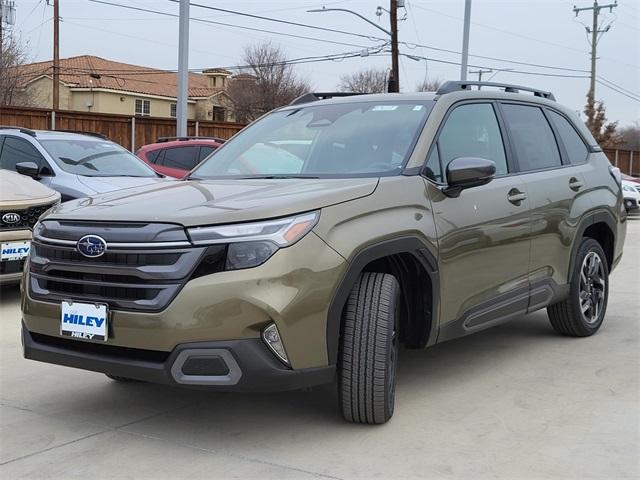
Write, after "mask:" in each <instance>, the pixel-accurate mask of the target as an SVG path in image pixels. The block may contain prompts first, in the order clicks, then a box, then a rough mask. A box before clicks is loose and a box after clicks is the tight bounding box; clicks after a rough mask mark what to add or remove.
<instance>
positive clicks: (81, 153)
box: [40, 138, 157, 177]
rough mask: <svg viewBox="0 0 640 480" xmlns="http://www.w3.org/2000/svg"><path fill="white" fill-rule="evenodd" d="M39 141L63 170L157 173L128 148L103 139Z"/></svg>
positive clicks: (130, 174) (132, 174) (135, 174)
mask: <svg viewBox="0 0 640 480" xmlns="http://www.w3.org/2000/svg"><path fill="white" fill-rule="evenodd" d="M40 144H41V145H42V146H43V147H44V149H45V150H46V151H47V152H49V154H50V155H51V157H53V160H54V161H55V162H56V163H57V164H58V166H59V167H60V168H61V169H62V170H64V171H65V172H69V173H74V174H77V175H84V176H87V177H120V176H126V177H156V176H157V175H156V173H155V172H154V171H153V170H152V169H151V168H150V167H149V166H148V165H147V164H146V163H144V162H143V161H142V160H140V159H139V158H138V157H136V156H135V155H134V154H133V153H131V152H130V151H129V150H125V149H124V148H122V147H121V146H120V145H118V144H116V143H113V142H109V141H106V140H93V139H92V140H89V139H85V138H78V139H65V140H41V141H40Z"/></svg>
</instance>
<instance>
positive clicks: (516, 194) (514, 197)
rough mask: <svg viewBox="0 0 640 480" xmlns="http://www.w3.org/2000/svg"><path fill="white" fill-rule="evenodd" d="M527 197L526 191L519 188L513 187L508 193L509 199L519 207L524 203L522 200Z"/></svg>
mask: <svg viewBox="0 0 640 480" xmlns="http://www.w3.org/2000/svg"><path fill="white" fill-rule="evenodd" d="M526 198H527V194H526V193H524V192H521V191H520V190H518V189H517V188H512V189H511V190H509V193H508V194H507V200H509V201H510V202H511V203H513V204H514V205H516V206H517V207H519V206H520V205H521V204H522V201H523V200H525V199H526Z"/></svg>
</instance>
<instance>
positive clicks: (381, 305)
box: [22, 82, 626, 423]
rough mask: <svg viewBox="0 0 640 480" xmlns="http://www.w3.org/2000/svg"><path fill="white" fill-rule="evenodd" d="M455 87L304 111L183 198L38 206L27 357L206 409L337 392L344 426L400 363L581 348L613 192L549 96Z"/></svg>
mask: <svg viewBox="0 0 640 480" xmlns="http://www.w3.org/2000/svg"><path fill="white" fill-rule="evenodd" d="M474 86H477V84H476V83H474V82H448V83H446V84H444V85H443V86H442V87H441V88H440V89H439V90H438V91H437V92H432V93H417V94H380V95H340V96H339V95H330V94H308V95H305V96H303V97H301V98H299V99H297V100H296V101H294V102H293V103H292V104H291V105H288V106H285V107H283V108H280V109H277V110H275V111H273V112H271V113H269V114H267V115H265V116H264V117H262V118H261V119H260V120H258V121H256V122H255V123H253V124H252V125H250V126H249V127H247V128H246V129H245V130H243V131H242V132H241V133H239V134H238V135H236V136H235V137H234V138H233V139H232V140H231V141H229V142H227V143H225V145H224V146H222V147H220V148H219V149H218V150H217V151H216V153H215V154H213V155H212V156H211V157H209V158H208V159H207V160H205V161H204V162H203V163H202V164H200V165H199V166H198V167H197V168H196V169H195V170H193V171H192V172H191V173H190V175H189V176H188V177H187V178H186V179H185V180H183V181H176V182H170V183H169V182H167V183H163V184H157V185H146V186H138V187H134V188H129V189H126V190H121V191H119V192H112V193H108V194H104V195H99V196H95V197H93V198H88V199H80V200H75V201H71V202H66V203H64V204H62V205H59V206H57V207H55V208H54V209H53V210H52V211H50V212H49V213H48V214H46V216H44V217H43V218H41V219H40V221H39V222H38V224H37V225H36V227H35V228H34V232H33V246H32V249H31V253H30V257H29V259H28V264H27V268H25V276H24V279H23V298H22V318H23V328H22V339H23V345H24V356H25V357H26V358H29V359H33V360H39V361H43V362H49V363H54V364H59V365H66V366H70V367H76V368H82V369H86V370H92V371H96V372H102V373H105V374H107V375H108V376H109V377H111V378H113V379H115V380H143V381H149V382H157V383H164V384H169V385H183V386H190V387H193V388H209V389H212V390H237V391H274V390H289V389H300V388H308V387H312V386H315V385H320V384H326V383H331V382H336V383H337V388H338V391H339V395H338V398H339V403H340V408H341V410H342V413H343V415H344V417H345V418H346V419H347V420H348V421H352V422H361V423H384V422H386V421H387V420H389V418H390V417H391V416H392V414H393V411H394V396H395V386H396V367H397V363H398V354H399V351H400V344H403V345H404V347H405V348H425V347H429V346H431V345H434V344H436V343H440V342H444V341H446V340H450V339H453V338H457V337H461V336H463V335H467V334H470V333H474V332H477V331H479V330H482V329H484V328H487V327H490V326H493V325H496V324H499V323H501V322H504V321H507V320H510V319H514V318H519V317H522V316H523V315H524V314H526V313H529V312H533V311H535V310H539V309H542V308H547V312H548V316H549V320H550V322H551V326H552V327H553V328H554V329H555V330H556V331H557V332H559V333H560V334H563V335H569V336H578V337H580V336H588V335H593V334H594V333H595V332H597V331H598V329H599V328H600V326H601V325H602V322H603V320H604V316H605V312H606V309H607V298H608V295H609V273H610V272H611V270H612V269H613V268H614V267H615V266H616V264H617V263H618V262H619V261H620V257H621V255H622V246H623V243H624V238H625V234H626V213H625V209H624V205H623V198H622V195H621V187H620V174H619V171H618V170H617V169H615V168H613V167H612V166H611V165H610V163H609V161H608V160H607V158H606V157H605V155H604V154H603V153H602V151H601V149H600V148H599V147H598V145H597V144H596V142H595V140H594V139H593V137H592V136H591V135H590V134H589V132H588V130H587V129H586V128H585V127H584V125H583V124H582V123H581V122H580V121H579V119H578V118H577V116H576V115H575V113H574V112H573V111H571V110H570V109H567V108H565V107H562V106H560V105H558V104H557V103H556V102H555V100H554V98H553V95H551V94H550V93H548V92H542V91H538V90H534V89H529V88H526V87H518V86H513V85H501V84H486V83H485V84H482V87H483V88H482V90H479V89H474V88H472V87H474ZM323 97H329V98H323ZM275 166H277V168H276V167H275Z"/></svg>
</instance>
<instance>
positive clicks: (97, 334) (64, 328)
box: [60, 300, 109, 341]
mask: <svg viewBox="0 0 640 480" xmlns="http://www.w3.org/2000/svg"><path fill="white" fill-rule="evenodd" d="M108 331H109V329H108V327H107V306H106V305H103V304H95V303H79V302H73V301H68V300H64V301H63V302H62V308H61V313H60V333H61V334H62V335H65V336H68V337H74V338H84V339H86V340H102V341H106V340H107V336H108Z"/></svg>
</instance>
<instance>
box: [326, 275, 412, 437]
mask: <svg viewBox="0 0 640 480" xmlns="http://www.w3.org/2000/svg"><path fill="white" fill-rule="evenodd" d="M399 305H400V286H399V285H398V281H397V280H396V279H395V277H393V276H392V275H388V274H385V273H376V272H365V273H363V274H361V275H360V278H359V279H358V281H357V282H356V284H355V286H354V287H353V290H352V291H351V293H350V295H349V298H348V300H347V304H346V306H345V309H344V313H343V318H342V335H341V339H340V356H339V365H338V393H339V401H340V407H341V409H342V414H343V416H344V418H345V419H346V420H348V421H350V422H354V423H369V424H380V423H385V422H386V421H387V420H389V419H390V418H391V416H392V415H393V409H394V405H395V392H396V368H397V361H398V350H399V348H398V344H399V342H398V311H399Z"/></svg>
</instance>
